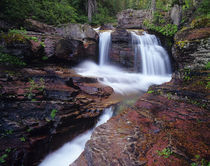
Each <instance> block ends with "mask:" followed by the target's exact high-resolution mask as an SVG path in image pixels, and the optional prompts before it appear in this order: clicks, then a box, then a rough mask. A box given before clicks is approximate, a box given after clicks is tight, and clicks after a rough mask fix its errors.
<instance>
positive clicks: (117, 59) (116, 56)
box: [110, 28, 134, 70]
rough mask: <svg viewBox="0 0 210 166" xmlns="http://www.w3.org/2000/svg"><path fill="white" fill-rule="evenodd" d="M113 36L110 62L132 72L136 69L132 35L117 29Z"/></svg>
mask: <svg viewBox="0 0 210 166" xmlns="http://www.w3.org/2000/svg"><path fill="white" fill-rule="evenodd" d="M111 35H112V49H111V52H110V62H111V63H113V64H116V65H120V66H122V67H126V68H127V69H131V70H132V69H133V67H134V51H133V48H132V44H131V41H132V40H131V35H130V33H129V32H128V31H126V30H125V29H121V28H117V29H116V30H115V31H114V32H112V34H111Z"/></svg>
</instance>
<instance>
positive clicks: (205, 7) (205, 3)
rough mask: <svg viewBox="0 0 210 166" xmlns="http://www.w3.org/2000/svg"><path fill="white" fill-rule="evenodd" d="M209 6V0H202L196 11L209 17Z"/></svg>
mask: <svg viewBox="0 0 210 166" xmlns="http://www.w3.org/2000/svg"><path fill="white" fill-rule="evenodd" d="M209 6H210V1H209V0H202V2H201V4H200V6H199V8H198V9H197V11H196V13H197V14H198V15H205V16H208V17H210V10H209Z"/></svg>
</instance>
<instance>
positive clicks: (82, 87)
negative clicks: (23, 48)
mask: <svg viewBox="0 0 210 166" xmlns="http://www.w3.org/2000/svg"><path fill="white" fill-rule="evenodd" d="M0 85H1V87H0V92H1V96H0V99H1V101H0V110H1V119H0V122H1V126H0V130H1V136H0V140H1V147H0V151H1V156H3V157H1V162H2V164H3V165H4V164H5V165H11V166H12V165H37V164H38V163H39V161H40V159H41V158H43V157H44V156H45V155H46V154H47V153H49V152H50V151H53V150H55V149H57V148H58V147H60V146H61V145H62V144H63V143H65V142H67V141H69V140H71V139H72V138H74V137H75V136H76V135H78V134H80V133H82V132H84V131H86V130H87V129H89V128H92V126H94V125H95V123H96V121H97V118H98V117H99V115H101V113H102V111H103V109H104V108H106V107H108V106H109V105H112V104H113V103H115V101H107V102H103V101H104V100H105V99H106V100H107V98H108V97H109V96H110V95H111V94H112V93H113V90H112V88H110V87H106V86H103V85H101V84H99V83H98V82H97V80H96V79H94V78H85V77H81V76H79V75H76V74H75V73H74V72H73V71H72V70H70V69H69V68H66V67H60V66H55V65H49V66H44V67H30V68H23V69H16V71H14V70H11V68H1V72H0ZM4 156H5V157H4Z"/></svg>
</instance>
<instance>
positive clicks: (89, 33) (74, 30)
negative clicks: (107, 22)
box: [56, 24, 98, 41]
mask: <svg viewBox="0 0 210 166" xmlns="http://www.w3.org/2000/svg"><path fill="white" fill-rule="evenodd" d="M56 31H57V33H58V34H59V35H61V36H63V37H67V38H69V39H75V40H81V41H83V40H85V39H92V40H97V38H98V34H97V33H96V31H94V30H93V29H92V28H91V26H90V25H87V24H84V25H83V24H67V25H64V26H62V27H61V28H57V29H56Z"/></svg>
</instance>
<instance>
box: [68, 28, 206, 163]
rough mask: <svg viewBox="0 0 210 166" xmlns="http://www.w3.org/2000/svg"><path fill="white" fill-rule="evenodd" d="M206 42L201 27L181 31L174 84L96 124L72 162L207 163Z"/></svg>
mask: <svg viewBox="0 0 210 166" xmlns="http://www.w3.org/2000/svg"><path fill="white" fill-rule="evenodd" d="M192 32H196V33H192ZM188 40H189V42H188ZM208 40H209V35H208V33H207V32H206V31H203V28H200V29H194V30H193V31H189V30H188V31H180V32H178V33H177V35H176V38H175V43H174V47H173V49H174V50H173V56H174V59H175V60H176V64H177V70H176V72H175V73H174V74H173V76H172V80H171V82H169V83H165V84H163V85H160V86H152V87H151V88H150V89H149V91H148V93H147V94H144V95H143V96H142V97H140V98H139V99H138V100H137V102H136V103H135V104H134V105H133V106H130V107H129V108H126V109H124V111H123V112H122V113H121V114H119V115H117V116H115V117H113V118H112V119H111V120H109V121H108V122H107V123H106V124H104V125H102V126H100V127H98V128H97V129H96V130H95V131H94V133H93V135H92V137H91V140H89V141H88V142H87V144H86V147H85V151H84V152H83V153H82V155H81V156H80V157H79V159H77V160H76V161H75V162H74V163H73V164H72V165H71V166H80V165H83V166H86V165H88V166H98V165H100V166H103V165H104V166H105V165H109V166H113V165H116V166H118V165H121V166H128V165H129V166H141V165H142V166H143V165H149V166H153V165H157V166H163V165H165V166H168V165H170V166H176V165H179V166H182V165H183V166H188V165H189V166H190V165H202V164H203V165H208V164H209V161H210V157H209V156H210V151H209V148H210V146H209V139H210V130H209V125H210V124H209V122H210V113H209V111H208V110H209V109H210V103H209V101H210V95H209V94H210V90H209V67H207V65H206V64H207V62H209V59H208V58H209V57H208V55H209V42H208ZM179 41H185V42H184V44H183V45H181V43H182V42H179ZM186 43H190V44H192V45H193V46H192V45H188V44H186ZM186 45H187V46H186ZM193 56H194V57H193ZM192 57H193V58H192ZM199 60H200V61H199ZM186 67H187V68H186ZM178 69H179V70H178Z"/></svg>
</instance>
